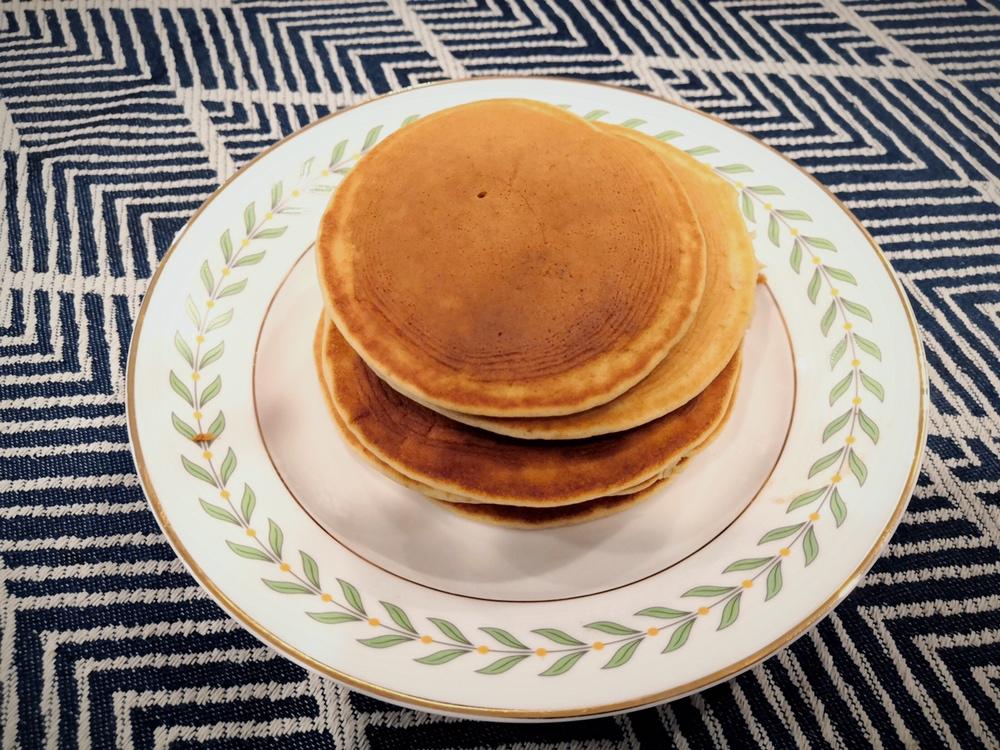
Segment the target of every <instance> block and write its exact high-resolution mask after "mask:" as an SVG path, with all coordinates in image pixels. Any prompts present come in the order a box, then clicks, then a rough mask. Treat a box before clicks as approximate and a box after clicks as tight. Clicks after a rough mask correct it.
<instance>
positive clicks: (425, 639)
mask: <svg viewBox="0 0 1000 750" xmlns="http://www.w3.org/2000/svg"><path fill="white" fill-rule="evenodd" d="M420 642H421V643H433V642H434V639H433V638H431V637H430V636H429V635H422V636H420Z"/></svg>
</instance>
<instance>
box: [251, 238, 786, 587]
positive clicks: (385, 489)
mask: <svg viewBox="0 0 1000 750" xmlns="http://www.w3.org/2000/svg"><path fill="white" fill-rule="evenodd" d="M322 309H323V302H322V298H321V293H320V290H319V286H318V284H317V282H316V274H315V258H314V254H313V252H312V251H311V250H310V251H309V252H308V253H306V254H305V255H304V256H303V257H302V258H300V259H299V261H298V262H297V263H296V265H295V267H294V268H293V269H292V271H291V272H290V274H289V276H288V277H287V278H286V279H285V281H284V283H283V284H282V285H281V287H280V288H279V289H278V291H277V293H276V294H275V297H274V299H273V301H272V304H271V307H270V309H269V311H268V313H267V316H266V318H265V320H264V323H263V326H262V328H261V332H260V340H259V345H258V349H257V354H256V361H255V366H254V374H253V376H254V399H255V408H256V410H257V418H258V420H259V424H260V430H261V437H262V439H263V441H264V445H265V447H266V449H267V452H268V453H269V455H270V457H271V460H272V461H273V463H274V466H275V468H276V470H277V471H278V473H279V475H280V476H281V478H282V480H283V481H284V482H285V484H286V485H287V487H288V489H289V491H290V492H291V494H292V495H293V496H294V497H295V499H296V500H297V501H298V502H299V503H300V504H301V505H302V507H303V508H304V509H305V510H306V511H307V512H308V513H309V514H310V515H311V516H312V517H313V518H314V519H315V520H316V522H317V523H319V524H320V525H321V526H323V528H325V529H326V531H327V532H328V533H329V534H330V536H331V537H333V539H334V540H336V541H337V542H338V543H340V544H342V545H343V546H344V547H347V548H348V549H350V550H351V551H352V552H354V553H355V554H357V555H358V556H360V557H362V558H364V559H365V560H367V561H368V562H370V563H372V564H373V565H377V566H378V567H380V568H382V569H384V570H386V571H388V572H390V573H392V574H394V575H397V576H400V577H402V578H405V579H408V580H410V581H413V582H415V583H418V584H421V585H425V586H429V587H431V588H435V589H439V590H442V591H447V592H449V593H453V594H457V595H463V596H470V597H476V598H481V599H483V598H485V599H496V600H505V601H542V600H548V599H562V598H572V597H578V596H586V595H588V594H594V593H598V592H601V591H606V590H608V589H613V588H618V587H621V586H625V585H628V584H630V583H633V582H635V581H637V580H641V579H643V578H646V577H648V576H650V575H653V574H655V573H658V572H660V571H662V570H664V569H666V568H668V567H670V566H672V565H674V564H676V563H677V562H679V561H680V560H683V559H684V558H685V557H687V556H689V555H691V554H692V553H694V552H696V551H697V550H698V549H700V548H701V547H702V546H704V545H705V544H707V543H708V542H709V541H711V540H712V539H713V538H715V537H716V536H717V535H718V534H719V533H721V532H722V531H723V530H724V529H725V528H726V527H727V526H729V524H731V523H732V522H733V521H734V520H735V519H736V517H737V516H739V514H740V513H742V512H743V510H744V509H745V508H746V507H747V506H748V505H749V503H750V502H751V501H752V500H753V498H754V497H755V496H756V494H757V493H758V492H759V490H760V489H761V487H762V486H763V485H764V483H765V482H766V481H767V478H768V476H769V475H770V473H771V470H772V468H773V467H774V465H775V463H776V462H777V460H778V457H779V455H780V453H781V450H782V447H783V445H784V441H785V437H786V435H787V432H788V426H789V424H790V421H791V417H792V404H793V400H794V398H793V396H794V392H795V377H794V366H793V359H792V352H791V347H790V345H789V341H788V336H787V333H786V330H785V327H784V323H783V321H782V319H781V313H780V311H779V310H778V308H777V305H776V304H775V302H774V299H773V298H772V296H771V295H770V293H769V292H768V291H767V290H766V289H765V288H764V287H758V290H757V306H756V311H755V313H754V319H753V323H752V324H751V327H750V330H749V332H748V333H747V337H746V341H745V343H744V358H743V368H742V372H741V375H740V384H739V392H738V394H737V397H736V403H735V404H734V407H733V413H732V416H731V417H730V419H729V422H728V423H727V424H726V426H725V428H724V429H723V431H722V433H721V434H720V436H719V437H718V439H717V440H715V442H714V443H712V444H711V445H710V446H709V447H708V448H706V449H705V450H704V451H702V452H701V453H700V454H698V455H697V456H696V457H695V458H694V459H692V460H691V462H690V463H689V464H688V466H687V468H686V469H685V470H684V472H683V473H681V474H680V476H678V477H677V478H676V479H674V480H673V481H671V482H670V483H668V484H667V486H666V487H664V488H663V489H661V490H660V491H659V492H657V493H656V494H655V495H654V496H653V497H651V498H650V499H649V500H647V501H645V502H643V503H640V504H639V505H637V506H636V507H634V508H631V509H629V510H627V511H625V512H623V513H619V514H618V515H615V516H612V517H610V518H605V519H601V520H598V521H592V522H590V523H585V524H580V525H577V526H568V527H565V528H557V529H541V530H537V531H524V530H517V529H507V528H502V527H496V526H489V525H485V524H481V523H478V522H475V521H470V520H467V519H464V518H461V517H458V516H456V515H454V514H452V513H450V512H448V511H447V510H445V509H443V508H439V507H437V506H436V505H435V504H434V503H431V502H429V501H428V500H426V499H424V498H423V496H421V495H419V494H418V493H415V492H412V491H411V490H407V489H405V488H403V487H401V486H399V485H397V484H396V483H395V482H393V481H392V480H390V479H388V478H386V477H384V476H383V475H382V474H380V473H379V472H378V471H376V470H375V469H374V468H372V467H371V466H370V465H369V464H368V463H367V462H366V461H365V459H363V458H361V457H360V456H358V455H357V454H356V453H355V452H354V451H353V450H352V449H351V448H350V446H348V445H347V443H346V442H345V441H344V439H343V437H342V436H341V434H340V431H339V430H338V428H337V426H336V425H335V424H334V422H333V420H332V418H331V417H330V415H329V414H328V413H327V408H326V404H325V401H324V396H323V392H322V390H321V385H320V382H319V379H318V376H317V374H316V368H315V366H314V364H313V355H312V344H313V335H314V333H315V330H316V323H317V321H318V319H319V316H320V314H321V311H322ZM719 466H725V471H719V470H718V467H719Z"/></svg>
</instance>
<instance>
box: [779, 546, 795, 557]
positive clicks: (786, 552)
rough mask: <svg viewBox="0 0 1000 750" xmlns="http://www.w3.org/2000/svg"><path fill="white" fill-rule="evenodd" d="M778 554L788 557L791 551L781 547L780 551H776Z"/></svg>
mask: <svg viewBox="0 0 1000 750" xmlns="http://www.w3.org/2000/svg"><path fill="white" fill-rule="evenodd" d="M778 554H779V555H781V556H782V557H788V556H789V555H790V554H792V551H791V550H790V549H788V547H782V548H781V549H779V550H778Z"/></svg>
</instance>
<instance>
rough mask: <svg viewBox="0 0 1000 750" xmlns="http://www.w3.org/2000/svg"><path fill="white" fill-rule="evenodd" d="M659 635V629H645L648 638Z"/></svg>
mask: <svg viewBox="0 0 1000 750" xmlns="http://www.w3.org/2000/svg"><path fill="white" fill-rule="evenodd" d="M659 634H660V629H659V628H647V629H646V635H648V636H649V637H650V638H652V637H653V636H657V635H659Z"/></svg>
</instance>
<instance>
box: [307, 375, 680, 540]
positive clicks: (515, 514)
mask: <svg viewBox="0 0 1000 750" xmlns="http://www.w3.org/2000/svg"><path fill="white" fill-rule="evenodd" d="M324 385H325V384H324ZM323 393H324V395H326V403H327V406H328V407H329V410H330V414H331V415H332V416H333V419H334V422H336V424H337V426H338V427H339V428H340V431H341V434H343V436H344V439H345V440H346V441H347V444H348V445H350V446H351V447H352V448H353V449H354V450H355V451H356V452H357V453H358V454H359V455H361V457H362V458H364V459H366V460H367V461H368V462H369V463H370V464H371V465H372V466H374V467H375V468H376V469H377V470H378V471H379V472H381V473H382V474H384V475H385V476H387V477H388V478H389V479H392V480H393V481H395V482H396V483H397V484H401V485H402V486H404V487H406V488H407V489H410V490H413V491H415V492H419V493H421V494H422V495H424V496H425V497H426V498H427V499H428V500H430V501H431V502H434V503H437V504H438V505H440V506H442V507H444V508H445V509H447V510H450V511H452V512H454V513H457V514H458V515H460V516H465V517H466V518H471V519H472V520H474V521H479V522H481V523H492V524H495V525H499V526H509V527H512V528H520V529H549V528H555V527H557V526H569V525H571V524H576V523H583V522H584V521H594V520H597V519H598V518H604V517H605V516H609V515H612V514H614V513H619V512H621V511H623V510H625V509H627V508H631V507H632V506H633V505H635V504H637V503H639V502H641V501H642V500H645V499H646V498H648V497H649V496H650V495H652V494H653V493H654V492H655V491H656V490H658V489H659V488H660V487H662V486H663V485H665V484H666V483H667V482H668V481H670V479H671V478H672V476H673V474H672V473H670V472H668V474H667V476H666V477H664V478H663V479H651V480H649V481H646V482H643V483H642V484H641V485H640V486H639V487H637V488H634V489H633V490H632V491H631V492H629V493H623V494H620V495H610V496H608V497H601V498H596V499H594V500H586V501H584V502H582V503H575V504H573V505H559V506H551V507H545V508H525V507H523V506H516V505H494V504H490V503H474V502H468V500H467V499H466V498H462V497H459V496H458V495H452V494H451V493H447V492H442V491H440V490H435V489H434V488H433V487H428V486H427V485H425V484H421V483H420V482H417V481H414V480H413V479H410V478H409V477H408V476H406V475H405V474H401V473H400V472H398V471H396V470H395V469H394V468H392V467H391V466H389V464H387V463H385V462H384V461H382V460H380V459H379V458H378V457H376V456H375V455H373V454H372V452H371V451H369V450H368V449H367V448H365V447H364V446H363V445H362V444H361V443H360V442H358V439H357V438H356V437H354V434H353V433H352V432H351V431H350V430H349V429H347V425H345V424H344V422H343V420H342V419H341V418H340V415H339V414H338V413H337V410H336V408H334V406H333V400H332V399H331V398H330V395H329V392H328V391H327V389H326V388H325V387H324V389H323Z"/></svg>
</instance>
